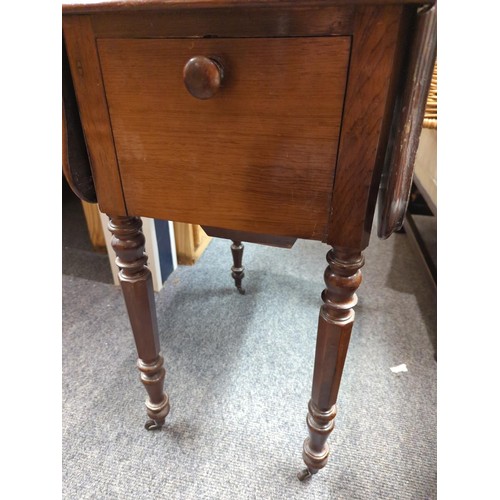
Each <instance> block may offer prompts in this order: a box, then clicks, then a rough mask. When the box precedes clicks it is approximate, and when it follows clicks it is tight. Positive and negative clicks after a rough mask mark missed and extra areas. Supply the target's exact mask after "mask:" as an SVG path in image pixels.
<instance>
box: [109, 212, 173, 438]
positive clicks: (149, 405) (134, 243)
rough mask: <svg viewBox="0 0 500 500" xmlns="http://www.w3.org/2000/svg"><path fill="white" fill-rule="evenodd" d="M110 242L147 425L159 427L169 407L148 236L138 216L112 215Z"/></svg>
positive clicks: (151, 427) (150, 428) (153, 427)
mask: <svg viewBox="0 0 500 500" xmlns="http://www.w3.org/2000/svg"><path fill="white" fill-rule="evenodd" d="M108 227H109V230H110V231H111V232H112V234H113V238H112V240H111V245H112V246H113V249H114V251H115V253H116V264H117V266H118V267H119V268H120V273H119V277H120V284H121V287H122V291H123V297H124V299H125V304H126V307H127V311H128V315H129V318H130V324H131V326H132V332H133V334H134V340H135V345H136V347H137V353H138V355H139V359H138V361H137V366H138V368H139V370H140V372H141V375H140V376H141V381H142V383H143V384H144V386H145V387H146V391H147V392H148V396H149V397H148V399H147V400H146V409H147V414H148V416H149V417H150V420H148V421H147V422H146V424H145V427H146V429H148V430H152V429H159V428H161V426H162V425H163V424H164V422H165V417H166V416H167V415H168V412H169V410H170V405H169V400H168V396H167V394H166V393H165V392H164V391H163V381H164V379H165V369H164V368H163V357H162V356H161V354H160V342H159V339H158V324H157V320H156V308H155V299H154V293H153V283H152V279H151V272H150V271H149V269H148V268H147V267H146V262H147V259H148V258H147V256H146V254H145V253H144V244H145V238H144V234H143V233H142V231H141V228H142V221H141V219H140V218H139V217H123V216H110V218H109V226H108Z"/></svg>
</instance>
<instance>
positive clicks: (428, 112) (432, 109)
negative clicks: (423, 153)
mask: <svg viewBox="0 0 500 500" xmlns="http://www.w3.org/2000/svg"><path fill="white" fill-rule="evenodd" d="M437 98H438V90H437V62H436V64H435V65H434V71H433V72H432V80H431V87H430V89H429V96H428V98H427V105H426V106H425V115H424V123H423V127H424V128H433V129H437V104H438V101H437Z"/></svg>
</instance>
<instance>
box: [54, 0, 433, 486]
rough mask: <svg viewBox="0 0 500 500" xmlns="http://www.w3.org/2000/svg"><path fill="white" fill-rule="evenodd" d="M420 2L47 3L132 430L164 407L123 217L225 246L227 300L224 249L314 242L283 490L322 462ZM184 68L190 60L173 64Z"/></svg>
mask: <svg viewBox="0 0 500 500" xmlns="http://www.w3.org/2000/svg"><path fill="white" fill-rule="evenodd" d="M433 3H434V2H432V1H427V0H425V1H418V0H309V1H306V0H303V1H302V0H294V1H289V0H162V1H159V0H129V1H125V0H117V1H109V2H102V3H99V2H85V1H84V2H78V3H76V4H75V3H69V2H68V3H66V4H65V5H64V7H63V13H64V14H65V15H64V19H63V29H64V39H65V43H66V47H67V50H68V58H69V63H70V68H71V75H68V74H67V75H66V78H71V80H72V85H73V88H74V92H75V94H76V98H77V101H78V111H79V118H80V120H81V125H82V130H83V133H84V135H85V140H86V143H87V147H88V152H89V156H90V162H89V164H90V166H91V169H92V181H93V183H94V184H95V189H96V192H97V199H98V203H99V204H100V206H101V209H103V208H104V210H105V211H106V212H107V213H111V214H116V215H113V216H112V217H111V220H110V229H111V231H112V232H113V235H114V237H113V247H114V249H115V251H116V253H117V264H118V265H119V266H120V268H121V271H120V280H121V284H122V289H123V293H124V297H125V302H126V305H127V309H128V312H129V316H130V320H131V325H132V330H133V333H134V337H135V341H136V345H137V350H138V354H139V363H138V366H139V369H140V371H141V379H142V381H143V383H144V384H145V386H146V389H147V391H148V394H149V399H148V402H147V403H146V405H147V408H148V415H149V416H150V418H151V420H150V421H148V423H147V424H146V427H147V428H158V427H159V426H161V425H162V424H163V422H164V420H165V417H166V415H167V413H168V411H169V402H168V397H167V396H166V394H165V393H164V392H163V379H164V374H165V372H164V369H163V358H162V357H161V355H160V347H159V342H158V331H157V324H156V316H155V306H154V297H153V291H152V285H151V277H150V273H149V271H148V270H147V267H146V256H145V255H144V236H143V235H142V233H141V231H140V228H141V223H140V219H139V218H138V217H136V216H150V217H156V218H167V219H172V220H175V221H179V222H190V223H194V224H200V225H203V226H204V228H205V229H206V231H207V233H208V234H212V235H214V236H219V237H225V238H229V239H232V240H233V245H232V247H231V250H232V254H233V267H232V276H233V278H234V280H235V284H236V286H237V288H238V289H239V290H240V291H242V290H243V289H242V288H241V282H242V278H243V276H244V268H243V265H242V257H243V245H242V244H241V241H254V242H259V243H267V244H274V245H278V246H285V247H291V246H292V244H293V242H294V241H295V240H296V238H308V239H316V240H321V241H324V242H326V243H328V244H329V245H330V246H331V247H332V249H331V250H330V251H329V252H328V255H327V261H328V267H327V269H326V271H325V275H324V277H325V283H326V288H325V290H324V291H323V295H322V299H323V302H324V304H323V306H322V307H321V310H320V315H319V321H318V336H317V344H316V356H315V365H314V376H313V384H312V393H311V399H310V402H309V412H308V415H307V426H308V429H309V437H308V438H307V439H306V440H305V442H304V446H303V459H304V462H305V464H306V469H305V470H304V471H303V472H302V473H301V474H300V475H299V478H300V479H305V478H306V477H310V476H312V475H313V474H315V473H316V472H318V470H319V469H321V468H322V467H324V466H325V465H326V463H327V460H328V455H329V449H328V444H327V439H328V436H329V434H330V433H331V432H332V430H333V427H334V418H335V415H336V412H337V407H336V403H337V397H338V392H339V386H340V381H341V376H342V371H343V367H344V363H345V359H346V353H347V348H348V345H349V339H350V335H351V330H352V326H353V321H354V310H353V307H354V306H355V304H356V301H357V298H356V293H355V292H356V290H357V288H358V286H359V285H360V283H361V272H360V268H361V267H362V265H363V257H362V250H363V249H364V248H365V247H366V246H367V245H368V241H369V234H370V230H371V226H372V220H373V212H374V207H375V201H376V198H377V192H378V190H379V185H380V179H381V175H382V170H383V167H384V163H385V160H386V158H387V163H386V165H390V168H388V170H387V175H388V179H387V184H386V185H387V186H389V188H388V189H387V190H386V191H385V199H384V207H385V208H384V210H385V212H384V213H385V214H386V215H384V222H383V223H384V224H385V226H384V225H383V226H382V227H383V230H382V233H383V234H382V236H386V230H387V228H389V230H391V228H393V227H394V221H395V220H396V221H397V219H398V218H399V217H400V215H401V213H402V212H404V208H405V207H404V203H403V202H402V201H401V200H404V197H405V186H406V180H407V179H408V176H410V177H411V169H412V162H413V153H412V151H413V148H414V147H415V139H414V135H415V132H414V131H415V130H417V129H418V127H419V121H420V116H421V113H422V111H423V108H424V106H425V99H423V95H424V94H426V75H427V69H428V66H429V64H430V63H431V61H432V59H433V57H434V54H435V7H432V8H423V9H420V11H419V13H417V10H418V5H424V4H429V5H432V4H433ZM415 19H416V22H415ZM433 47H434V48H433ZM192 58H198V59H195V63H196V64H194V66H193V65H190V64H187V67H186V63H188V61H190V60H192ZM200 67H201V70H200ZM193 68H194V70H193ZM405 74H408V77H405ZM68 88H69V87H68ZM192 94H194V96H195V97H197V98H194V97H193V95H192ZM72 116H77V115H75V114H74V113H73V114H72ZM67 118H68V117H67V116H66V119H67ZM389 143H390V144H389ZM69 146H70V143H69V142H68V147H69ZM67 156H68V155H67ZM66 170H68V169H66ZM69 175H70V176H71V172H70V174H69ZM405 179H406V180H405ZM401 180H403V182H401ZM391 186H392V187H391ZM391 204H392V205H391ZM394 205H397V210H395V211H391V210H390V207H393V206H394ZM388 207H389V208H388ZM387 214H389V215H390V216H387ZM384 228H385V229H384Z"/></svg>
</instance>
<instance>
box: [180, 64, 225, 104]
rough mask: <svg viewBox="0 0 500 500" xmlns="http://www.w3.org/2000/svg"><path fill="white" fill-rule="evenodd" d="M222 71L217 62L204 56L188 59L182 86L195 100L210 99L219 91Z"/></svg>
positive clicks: (222, 75)
mask: <svg viewBox="0 0 500 500" xmlns="http://www.w3.org/2000/svg"><path fill="white" fill-rule="evenodd" d="M223 77H224V71H223V69H222V66H221V65H220V63H219V62H217V61H216V60H214V59H210V58H208V57H204V56H195V57H192V58H191V59H189V61H188V62H187V63H186V65H185V66H184V71H183V78H184V85H185V86H186V88H187V89H188V91H189V93H190V94H191V95H192V96H194V97H196V98H197V99H210V98H211V97H213V96H214V95H215V94H216V93H217V91H218V90H219V88H220V86H221V83H222V78H223Z"/></svg>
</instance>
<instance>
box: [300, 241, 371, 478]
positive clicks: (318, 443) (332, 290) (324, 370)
mask: <svg viewBox="0 0 500 500" xmlns="http://www.w3.org/2000/svg"><path fill="white" fill-rule="evenodd" d="M327 261H328V267H327V268H326V270H325V283H326V289H325V290H323V294H322V296H321V298H322V299H323V302H324V304H323V306H321V310H320V314H319V322H318V335H317V340H316V357H315V361H314V375H313V384H312V395H311V400H310V401H309V412H308V414H307V427H308V429H309V437H308V438H306V440H305V441H304V448H303V453H302V457H303V459H304V462H305V464H306V466H307V468H306V469H305V470H303V471H302V472H300V473H299V475H298V477H299V479H300V480H301V481H302V480H304V479H305V478H307V477H310V476H311V475H312V474H316V472H318V470H319V469H321V468H323V467H324V466H325V465H326V463H327V462H328V455H329V453H330V451H329V448H328V444H327V442H326V441H327V439H328V436H329V435H330V433H331V432H332V430H333V428H334V418H335V415H336V413H337V408H336V404H335V403H336V402H337V395H338V391H339V386H340V379H341V377H342V370H343V368H344V362H345V358H346V354H347V348H348V346H349V339H350V337H351V329H352V325H353V322H354V310H353V307H354V306H355V305H356V302H357V297H356V293H355V292H356V289H357V288H358V286H359V285H360V283H361V271H360V270H359V269H360V268H361V266H362V265H363V256H362V255H361V252H360V251H354V250H347V249H341V248H332V249H331V250H330V251H329V252H328V254H327Z"/></svg>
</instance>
